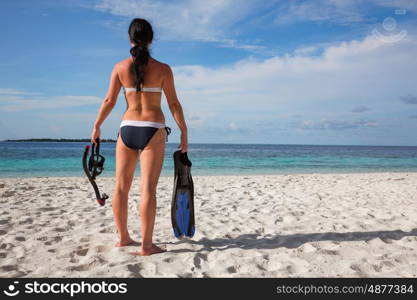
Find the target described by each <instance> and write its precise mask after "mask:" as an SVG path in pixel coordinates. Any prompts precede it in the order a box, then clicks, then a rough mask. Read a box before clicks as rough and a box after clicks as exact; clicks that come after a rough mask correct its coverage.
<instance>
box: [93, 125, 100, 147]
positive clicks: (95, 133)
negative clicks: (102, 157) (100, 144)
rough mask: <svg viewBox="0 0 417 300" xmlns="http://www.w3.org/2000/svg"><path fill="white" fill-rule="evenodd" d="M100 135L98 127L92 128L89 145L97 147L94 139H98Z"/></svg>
mask: <svg viewBox="0 0 417 300" xmlns="http://www.w3.org/2000/svg"><path fill="white" fill-rule="evenodd" d="M100 135H101V130H100V127H94V128H93V132H92V133H91V143H92V144H95V145H96V146H97V141H96V139H97V138H99V137H100Z"/></svg>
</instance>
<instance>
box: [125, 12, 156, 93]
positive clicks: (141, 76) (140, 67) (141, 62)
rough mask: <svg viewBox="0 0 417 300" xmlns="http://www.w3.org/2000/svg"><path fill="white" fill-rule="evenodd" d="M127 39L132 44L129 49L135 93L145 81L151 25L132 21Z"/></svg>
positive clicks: (145, 22)
mask: <svg viewBox="0 0 417 300" xmlns="http://www.w3.org/2000/svg"><path fill="white" fill-rule="evenodd" d="M129 38H130V41H131V42H132V43H133V44H134V46H133V48H131V49H130V54H131V55H132V56H133V74H134V75H135V87H136V91H137V92H140V91H141V89H142V85H143V82H144V80H145V67H146V65H147V64H148V61H149V58H150V57H151V55H150V52H149V49H148V45H149V43H151V42H152V40H153V30H152V26H151V24H149V22H148V21H146V20H144V19H139V18H136V19H133V20H132V22H131V23H130V25H129Z"/></svg>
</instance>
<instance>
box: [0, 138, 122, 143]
mask: <svg viewBox="0 0 417 300" xmlns="http://www.w3.org/2000/svg"><path fill="white" fill-rule="evenodd" d="M2 142H91V139H62V138H61V139H47V138H41V139H18V140H10V139H8V140H3V141H2ZM100 142H102V143H115V142H116V140H113V139H100Z"/></svg>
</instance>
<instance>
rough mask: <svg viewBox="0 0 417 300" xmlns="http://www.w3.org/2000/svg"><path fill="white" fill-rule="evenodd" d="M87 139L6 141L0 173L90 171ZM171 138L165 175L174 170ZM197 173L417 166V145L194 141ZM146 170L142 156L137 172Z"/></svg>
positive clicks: (109, 159) (107, 150)
mask: <svg viewBox="0 0 417 300" xmlns="http://www.w3.org/2000/svg"><path fill="white" fill-rule="evenodd" d="M88 144H89V143H86V142H0V177H2V178H7V177H11V178H16V177H44V176H47V177H66V176H71V177H72V176H84V173H83V170H82V164H81V160H82V155H83V152H84V148H85V146H86V145H88ZM177 146H178V144H177V143H167V144H166V151H165V159H164V166H163V169H162V173H161V176H173V160H172V154H173V153H174V151H176V150H177V148H176V147H177ZM188 153H189V158H190V159H191V161H192V162H193V169H192V170H193V175H196V176H198V175H207V176H210V175H261V174H265V175H269V174H300V173H366V172H417V146H365V145H288V144H287V145H285V144H226V143H216V144H214V143H204V144H203V143H195V144H193V143H191V144H189V151H188ZM101 154H102V155H104V156H105V157H106V162H105V170H104V172H103V173H102V175H101V176H110V177H111V176H114V175H115V174H114V171H115V143H113V142H106V143H102V144H101ZM139 174H140V164H139V162H138V165H137V168H136V174H135V175H139Z"/></svg>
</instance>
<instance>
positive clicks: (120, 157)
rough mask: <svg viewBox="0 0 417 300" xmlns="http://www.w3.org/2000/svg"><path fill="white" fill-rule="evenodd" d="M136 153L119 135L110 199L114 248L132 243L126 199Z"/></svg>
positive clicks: (135, 161)
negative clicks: (115, 240)
mask: <svg viewBox="0 0 417 300" xmlns="http://www.w3.org/2000/svg"><path fill="white" fill-rule="evenodd" d="M137 160H138V152H137V151H135V150H133V149H130V148H128V147H126V146H125V145H124V144H123V142H122V140H121V138H120V135H119V138H118V139H117V144H116V187H115V190H114V193H113V198H112V209H113V215H114V222H115V223H116V227H117V231H118V233H119V242H118V243H117V244H116V247H123V246H126V245H129V244H131V243H133V240H132V239H131V238H130V236H129V232H128V230H127V210H128V206H127V199H128V194H129V190H130V187H131V185H132V180H133V175H134V173H135V168H136V163H137Z"/></svg>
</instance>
